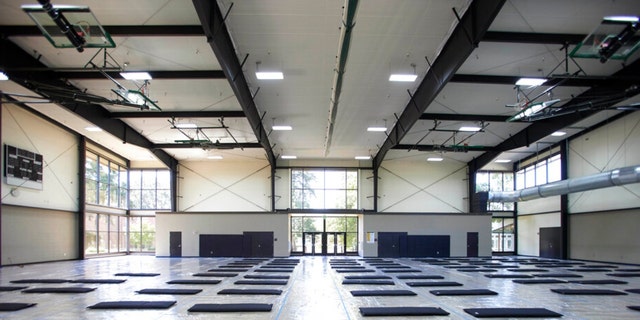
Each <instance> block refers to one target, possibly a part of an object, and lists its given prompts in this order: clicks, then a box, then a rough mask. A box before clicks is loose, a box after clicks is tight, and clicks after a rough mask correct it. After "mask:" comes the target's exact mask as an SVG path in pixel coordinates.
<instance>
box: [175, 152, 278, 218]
mask: <svg viewBox="0 0 640 320" xmlns="http://www.w3.org/2000/svg"><path fill="white" fill-rule="evenodd" d="M178 177H179V179H178V207H177V209H176V211H185V212H187V211H188V212H229V211H238V212H240V211H244V212H247V211H251V212H266V211H271V180H270V179H271V178H270V177H271V169H270V166H269V162H268V161H266V160H246V161H241V162H240V161H183V162H180V164H179V165H178Z"/></svg>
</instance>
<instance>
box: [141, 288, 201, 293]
mask: <svg viewBox="0 0 640 320" xmlns="http://www.w3.org/2000/svg"><path fill="white" fill-rule="evenodd" d="M136 292H137V293H139V294H198V293H200V292H202V289H170V288H166V289H164V288H160V289H142V290H138V291H136Z"/></svg>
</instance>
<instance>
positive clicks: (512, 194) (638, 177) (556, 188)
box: [488, 165, 640, 202]
mask: <svg viewBox="0 0 640 320" xmlns="http://www.w3.org/2000/svg"><path fill="white" fill-rule="evenodd" d="M637 182H640V165H638V166H631V167H624V168H619V169H614V170H611V171H607V172H602V173H598V174H595V175H592V176H586V177H580V178H574V179H567V180H562V181H557V182H552V183H548V184H544V185H541V186H537V187H532V188H526V189H522V190H516V191H502V192H489V199H488V200H489V201H491V202H516V201H527V200H532V199H537V198H546V197H551V196H557V195H562V194H569V193H574V192H582V191H587V190H594V189H600V188H607V187H613V186H621V185H625V184H630V183H637Z"/></svg>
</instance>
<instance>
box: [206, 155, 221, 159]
mask: <svg viewBox="0 0 640 320" xmlns="http://www.w3.org/2000/svg"><path fill="white" fill-rule="evenodd" d="M207 159H211V160H222V159H224V158H223V157H222V156H220V155H212V156H208V157H207Z"/></svg>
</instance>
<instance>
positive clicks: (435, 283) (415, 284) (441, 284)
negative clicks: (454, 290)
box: [407, 281, 462, 287]
mask: <svg viewBox="0 0 640 320" xmlns="http://www.w3.org/2000/svg"><path fill="white" fill-rule="evenodd" d="M407 285H408V286H409V287H461V286H462V283H459V282H453V281H414V282H407Z"/></svg>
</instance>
